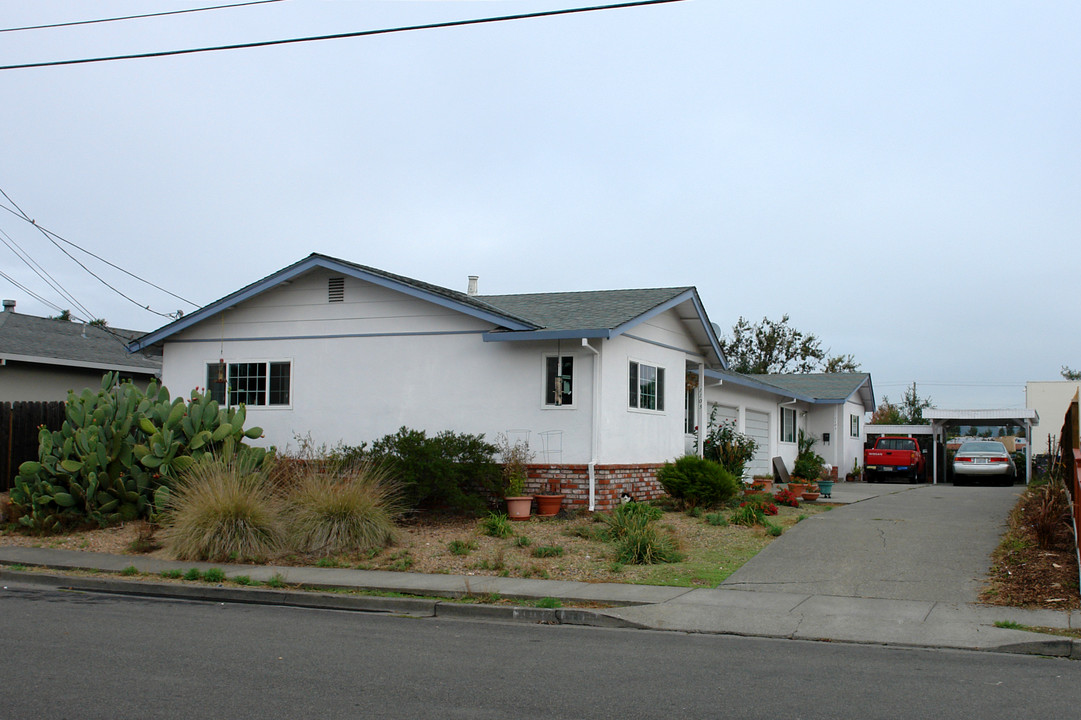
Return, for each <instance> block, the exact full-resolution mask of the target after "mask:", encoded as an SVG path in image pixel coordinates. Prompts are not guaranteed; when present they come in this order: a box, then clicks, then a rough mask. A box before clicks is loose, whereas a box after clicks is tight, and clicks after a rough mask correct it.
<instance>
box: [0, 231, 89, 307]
mask: <svg viewBox="0 0 1081 720" xmlns="http://www.w3.org/2000/svg"><path fill="white" fill-rule="evenodd" d="M0 242H2V243H3V244H4V245H7V247H8V249H9V250H11V252H13V253H15V257H17V258H19V259H20V260H22V261H23V263H24V264H25V265H26V266H27V267H28V268H30V269H31V270H32V271H33V272H34V274H35V275H37V276H38V277H39V278H41V279H42V280H44V281H45V284H46V285H48V286H49V287H50V288H52V289H53V290H54V291H55V292H57V293H59V294H60V297H62V298H63V299H64V300H66V301H67V302H70V303H71V304H72V306H73V307H74V308H75V309H76V310H77V311H79V312H82V313H86V314H87V315H89V316H90V319H91V320H92V319H94V314H93V313H92V312H90V311H89V310H87V309H86V307H85V306H84V305H83V304H82V303H80V302H79V301H78V300H76V299H75V296H74V295H72V294H71V293H69V292H68V291H67V290H65V289H64V287H63V286H62V285H61V284H60V283H59V282H57V281H56V279H55V278H54V277H53V276H52V275H50V274H49V272H48V271H47V270H46V269H45V268H43V267H41V265H40V264H39V263H38V262H37V260H34V258H33V257H31V255H30V253H28V252H26V251H25V250H23V249H22V248H21V247H20V246H19V244H18V243H17V242H15V240H14V238H12V237H11V236H10V235H8V234H7V233H5V232H3V231H2V230H0Z"/></svg>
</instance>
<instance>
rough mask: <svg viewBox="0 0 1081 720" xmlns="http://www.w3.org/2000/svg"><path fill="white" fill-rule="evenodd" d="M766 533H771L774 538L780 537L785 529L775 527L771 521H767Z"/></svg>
mask: <svg viewBox="0 0 1081 720" xmlns="http://www.w3.org/2000/svg"><path fill="white" fill-rule="evenodd" d="M766 532H767V533H769V534H770V535H771V536H772V537H780V536H781V533H783V532H784V528H783V527H781V526H780V525H775V524H773V523H771V522H769V521H766Z"/></svg>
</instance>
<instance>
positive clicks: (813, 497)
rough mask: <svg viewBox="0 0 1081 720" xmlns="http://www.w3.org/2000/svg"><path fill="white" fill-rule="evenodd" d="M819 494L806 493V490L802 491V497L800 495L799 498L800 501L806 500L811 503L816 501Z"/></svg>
mask: <svg viewBox="0 0 1081 720" xmlns="http://www.w3.org/2000/svg"><path fill="white" fill-rule="evenodd" d="M819 494H820V493H816V492H807V491H806V490H804V491H803V495H801V496H800V500H806V501H807V502H811V501H813V500H817V499H818V496H819Z"/></svg>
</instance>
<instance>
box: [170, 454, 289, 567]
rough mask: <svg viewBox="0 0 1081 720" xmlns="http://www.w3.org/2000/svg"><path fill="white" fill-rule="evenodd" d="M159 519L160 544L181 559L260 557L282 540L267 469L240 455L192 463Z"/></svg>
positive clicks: (273, 548) (275, 502)
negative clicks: (161, 526)
mask: <svg viewBox="0 0 1081 720" xmlns="http://www.w3.org/2000/svg"><path fill="white" fill-rule="evenodd" d="M163 519H164V522H165V532H164V539H165V547H166V548H167V549H168V551H169V552H170V553H171V554H172V555H173V556H174V557H176V558H178V559H181V560H210V561H218V562H223V561H229V560H231V559H234V558H240V559H244V558H265V557H268V556H270V555H273V554H275V553H276V552H278V550H279V549H281V547H282V545H283V543H284V540H285V527H284V524H283V523H282V520H281V513H280V510H279V501H278V499H277V498H276V497H275V495H274V493H273V492H272V489H271V485H270V483H268V482H267V471H266V470H265V469H263V468H261V467H255V466H254V464H253V463H252V462H251V461H250V460H244V459H241V458H235V457H234V458H233V459H232V460H229V461H225V460H220V459H213V458H204V459H203V460H201V461H199V462H197V463H196V464H195V465H193V466H192V467H191V468H190V469H189V470H188V472H187V473H186V474H185V475H184V477H183V478H181V479H180V480H179V481H178V482H177V485H176V488H175V490H174V492H173V493H172V494H171V496H170V498H169V502H168V504H167V506H166V513H165V517H164V518H163Z"/></svg>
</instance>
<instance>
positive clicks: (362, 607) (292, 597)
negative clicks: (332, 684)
mask: <svg viewBox="0 0 1081 720" xmlns="http://www.w3.org/2000/svg"><path fill="white" fill-rule="evenodd" d="M0 581H7V582H19V583H24V584H27V585H40V586H44V587H50V588H54V589H57V590H67V591H71V592H96V593H105V594H110V595H125V596H129V597H149V598H160V599H166V600H187V601H194V602H231V603H240V604H246V605H275V606H279V607H298V608H307V609H313V610H344V611H349V612H377V613H385V614H388V615H399V616H407V617H418V618H423V617H438V618H447V619H465V620H497V621H502V622H524V623H532V624H546V625H583V626H589V627H603V628H628V629H648V628H647V626H645V625H640V624H638V623H634V622H630V621H626V620H621V619H620V618H615V617H611V616H608V615H604V614H603V613H600V612H597V611H593V610H584V609H578V608H569V609H566V610H564V609H549V608H531V607H510V606H501V605H483V604H468V603H451V602H446V601H443V600H429V599H425V598H400V597H380V596H377V595H342V594H334V593H320V592H315V591H313V590H304V589H296V590H267V589H263V588H247V587H224V586H221V585H217V586H214V585H186V584H180V583H158V582H147V581H143V580H122V579H117V578H95V577H82V576H74V575H50V574H46V573H40V572H21V571H17V570H8V569H6V568H4V567H3V566H0Z"/></svg>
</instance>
